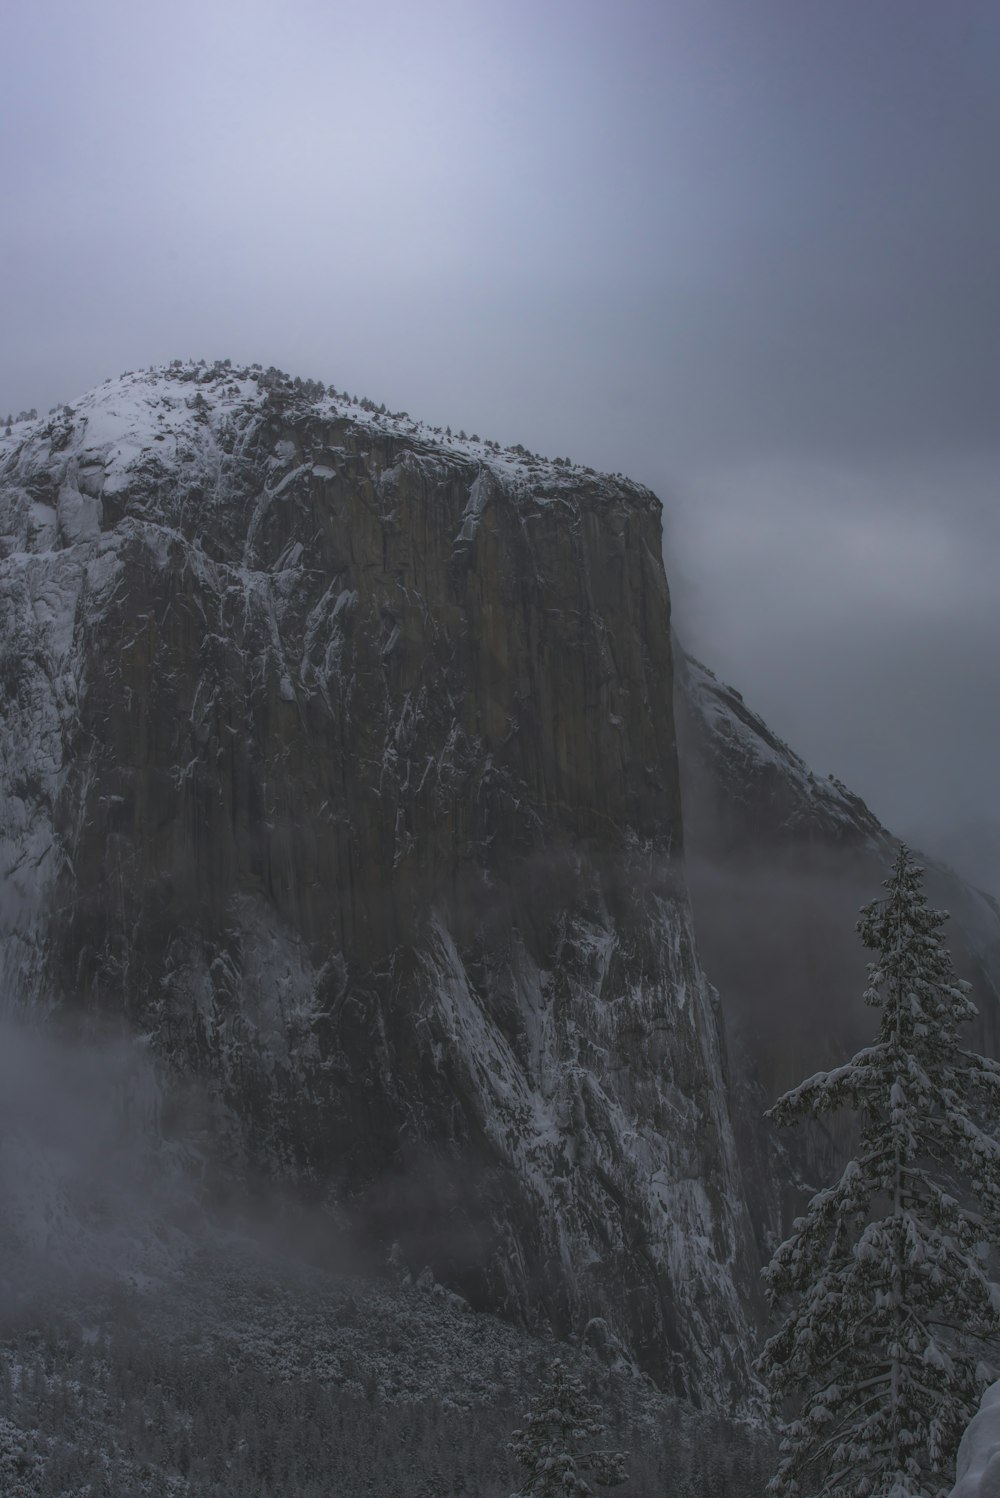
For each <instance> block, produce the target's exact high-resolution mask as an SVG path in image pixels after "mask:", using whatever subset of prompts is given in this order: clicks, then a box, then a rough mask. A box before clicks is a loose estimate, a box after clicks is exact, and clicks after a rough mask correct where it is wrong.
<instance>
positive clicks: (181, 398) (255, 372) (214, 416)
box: [0, 360, 658, 504]
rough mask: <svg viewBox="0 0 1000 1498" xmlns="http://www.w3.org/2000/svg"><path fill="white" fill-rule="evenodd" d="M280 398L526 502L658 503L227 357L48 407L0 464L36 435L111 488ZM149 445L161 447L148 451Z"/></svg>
mask: <svg viewBox="0 0 1000 1498" xmlns="http://www.w3.org/2000/svg"><path fill="white" fill-rule="evenodd" d="M282 398H283V399H284V400H285V401H286V402H287V403H288V404H289V405H293V406H297V407H299V408H301V410H302V411H303V413H304V414H308V415H311V416H313V417H315V418H316V419H319V420H322V421H333V420H347V421H350V422H352V423H354V424H355V425H357V426H359V427H362V428H367V429H368V430H370V431H371V432H373V433H376V434H379V435H382V436H395V437H399V438H403V439H406V441H407V442H408V443H409V444H410V445H411V446H417V447H426V448H429V449H434V450H435V451H438V452H440V451H441V450H442V449H444V450H445V452H446V453H447V454H448V455H449V456H454V457H456V458H458V459H460V460H462V459H464V460H466V461H468V462H470V463H474V464H476V465H477V466H478V467H480V468H483V467H486V468H489V469H491V470H492V471H493V472H494V473H495V474H496V475H497V476H498V477H499V478H500V479H501V482H503V484H504V487H505V488H508V489H511V490H514V491H515V492H517V491H521V492H524V491H526V490H528V489H530V490H531V492H532V493H533V495H534V497H535V498H536V499H539V498H544V497H546V494H547V493H558V491H559V490H569V489H577V490H578V489H579V488H580V487H581V484H583V483H587V484H588V486H590V485H595V486H599V487H605V486H607V487H609V488H612V487H613V488H614V489H616V490H624V491H626V492H628V493H629V494H631V495H632V496H634V497H635V498H640V499H643V500H645V501H647V502H652V503H656V504H658V501H656V500H655V498H654V496H653V495H652V493H651V491H650V490H649V489H647V488H645V487H644V486H643V485H641V484H637V483H634V482H633V481H632V480H630V479H627V478H624V477H623V476H622V475H621V474H614V475H610V474H601V473H598V472H597V471H596V470H594V469H592V468H587V467H584V466H582V465H580V464H576V463H572V462H571V461H570V460H569V459H568V458H554V459H550V458H545V457H542V456H540V455H539V454H537V453H532V452H529V451H527V449H525V448H523V447H521V446H520V444H517V445H515V446H513V447H501V446H500V444H499V443H497V442H493V441H491V440H490V439H489V438H485V439H483V438H480V437H479V436H478V435H475V434H474V435H473V436H471V437H468V436H466V434H465V432H463V431H460V432H459V433H458V434H457V435H455V434H453V433H452V431H451V429H450V428H448V427H445V428H441V427H435V426H431V425H429V424H428V423H427V422H422V421H417V420H414V419H413V418H412V417H411V416H410V415H409V413H408V412H406V411H395V412H394V411H388V410H386V408H385V406H384V405H376V404H375V402H373V401H371V400H368V399H367V398H361V399H358V398H357V397H356V396H352V395H349V394H347V392H342V391H337V390H335V389H334V388H333V387H332V386H329V387H326V386H324V385H322V384H321V383H320V382H319V381H315V380H301V379H298V378H293V377H291V376H289V375H286V374H284V373H283V372H282V371H280V370H277V369H274V368H270V369H266V370H265V369H263V368H262V367H261V366H260V365H256V364H255V365H249V366H247V367H246V368H233V367H232V365H231V364H230V363H229V361H228V360H227V361H224V362H221V363H219V362H217V363H215V364H211V365H209V364H205V363H204V361H201V362H199V363H196V364H195V363H182V362H181V361H179V360H176V361H174V363H173V364H170V365H163V366H158V367H153V368H151V369H148V370H140V371H134V372H131V373H127V374H123V375H121V376H120V377H119V378H118V379H110V380H106V381H105V382H104V384H103V385H99V386H97V387H95V388H94V389H93V390H91V391H89V392H88V393H87V394H86V395H84V396H81V397H80V398H79V399H78V400H77V401H76V402H75V403H74V404H73V405H72V406H63V407H54V408H53V410H52V411H51V412H50V413H49V414H48V416H44V417H39V418H37V419H36V420H34V421H19V422H17V423H15V425H14V426H13V427H12V429H11V431H10V432H9V433H7V434H6V435H5V434H4V433H3V429H2V428H0V462H2V461H3V459H4V458H5V457H6V456H7V454H8V453H9V452H10V451H11V449H12V448H23V447H24V446H25V445H28V444H31V443H33V442H36V441H38V440H39V439H41V440H43V441H44V440H47V441H49V442H51V443H52V445H53V446H55V447H59V448H60V449H61V448H63V447H67V446H70V445H71V446H72V447H73V448H74V449H75V450H76V451H77V452H78V454H79V455H80V456H81V457H83V458H86V456H87V455H90V454H92V455H93V456H94V457H95V458H96V457H97V456H98V455H101V456H102V457H103V458H104V460H105V462H106V463H107V465H108V472H107V476H106V477H107V481H108V482H109V483H110V485H111V489H112V491H113V490H114V489H115V488H116V487H117V485H118V484H119V483H120V482H121V481H122V480H123V479H124V476H125V474H126V473H127V472H128V471H129V470H130V468H131V467H132V466H133V465H134V464H135V463H137V462H139V461H141V459H142V456H143V455H144V454H148V453H149V452H150V451H154V452H155V451H157V450H158V451H159V453H160V454H161V455H162V456H163V457H164V458H168V457H169V456H171V454H172V448H175V447H176V444H178V443H179V442H181V441H182V440H185V439H189V438H190V436H191V434H192V431H193V430H194V429H195V427H196V424H197V425H200V426H202V427H204V426H205V425H206V424H207V425H208V426H209V427H210V428H212V429H222V428H224V427H226V426H227V425H231V424H232V423H234V422H236V423H237V424H239V423H241V422H245V421H246V419H247V418H248V417H250V418H252V417H253V416H254V415H262V414H263V413H264V410H265V408H266V407H267V405H268V402H269V401H270V400H274V399H282ZM81 428H82V437H81V435H80V429H81ZM71 434H72V435H71ZM154 444H163V446H162V447H160V448H159V449H157V448H156V447H154Z"/></svg>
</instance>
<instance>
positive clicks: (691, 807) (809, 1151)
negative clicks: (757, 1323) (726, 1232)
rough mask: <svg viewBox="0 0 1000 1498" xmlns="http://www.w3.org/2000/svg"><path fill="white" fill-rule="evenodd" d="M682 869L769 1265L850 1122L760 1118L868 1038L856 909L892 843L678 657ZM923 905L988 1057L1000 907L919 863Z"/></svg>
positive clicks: (705, 673)
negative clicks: (933, 916)
mask: <svg viewBox="0 0 1000 1498" xmlns="http://www.w3.org/2000/svg"><path fill="white" fill-rule="evenodd" d="M675 684H676V696H675V701H676V711H677V728H678V740H679V745H680V760H681V766H682V786H683V815H684V827H685V851H686V858H685V863H686V869H687V874H688V882H689V889H690V892H691V899H692V903H693V907H694V913H695V923H696V928H697V932H698V948H699V953H700V956H701V958H702V961H703V962H704V965H705V969H706V972H707V973H708V975H709V977H710V978H711V980H712V981H713V982H714V983H715V984H716V985H717V986H718V988H719V990H720V992H721V994H722V995H723V1001H724V1010H725V1019H726V1029H727V1033H728V1036H729V1053H730V1060H731V1069H732V1077H731V1085H732V1098H733V1109H734V1114H735V1117H736V1119H737V1130H736V1135H737V1140H738V1144H739V1149H740V1157H741V1163H742V1167H743V1175H744V1180H745V1182H746V1184H747V1191H748V1197H749V1199H750V1201H751V1205H752V1211H753V1217H754V1223H755V1230H756V1233H757V1239H758V1248H759V1252H760V1254H761V1256H762V1257H763V1258H766V1257H769V1256H770V1253H771V1251H772V1249H773V1247H774V1246H775V1244H776V1243H777V1242H778V1241H780V1238H781V1237H782V1236H784V1233H785V1231H786V1230H787V1228H788V1226H789V1223H790V1219H791V1217H792V1216H793V1215H794V1214H795V1213H796V1212H797V1211H798V1210H801V1205H802V1201H803V1195H804V1194H805V1193H808V1192H810V1191H811V1190H813V1189H816V1188H817V1187H818V1186H820V1185H823V1184H825V1183H826V1182H827V1181H828V1180H829V1179H830V1177H831V1174H832V1172H833V1170H834V1168H835V1167H837V1166H838V1164H842V1162H843V1158H844V1151H845V1149H846V1147H847V1143H848V1138H849V1129H850V1121H849V1120H847V1119H845V1120H844V1121H843V1124H842V1126H841V1127H840V1128H839V1130H834V1131H832V1132H831V1130H830V1129H829V1128H828V1127H826V1126H823V1127H820V1126H816V1127H815V1128H811V1129H802V1130H800V1131H798V1133H797V1134H796V1135H795V1136H789V1135H784V1134H782V1135H776V1134H775V1132H774V1131H773V1130H772V1129H771V1127H770V1125H768V1124H767V1123H766V1122H765V1121H764V1119H763V1116H762V1115H763V1113H764V1110H765V1108H767V1107H769V1106H770V1104H771V1103H773V1102H774V1100H775V1099H776V1098H777V1097H778V1096H779V1094H780V1093H782V1092H783V1091H785V1090H786V1089H787V1088H788V1087H791V1086H794V1085H795V1084H796V1083H797V1082H799V1081H801V1080H802V1079H803V1078H804V1077H807V1076H809V1075H811V1074H812V1073H813V1072H815V1071H817V1070H820V1069H822V1068H826V1067H830V1066H835V1065H837V1064H838V1063H839V1062H841V1061H843V1060H845V1059H846V1058H847V1057H849V1056H851V1055H853V1054H854V1052H855V1051H857V1050H859V1049H860V1048H861V1047H862V1046H863V1045H866V1044H867V1043H868V1042H869V1040H870V1039H871V1038H872V1035H873V1031H874V1027H875V1023H876V1020H875V1016H874V1015H873V1012H872V1010H871V1009H870V1008H868V1007H867V1006H866V1005H865V1003H864V1001H863V997H862V995H863V993H864V989H865V987H866V972H867V968H866V964H867V960H868V957H869V955H870V954H869V953H868V952H867V951H866V950H865V948H864V947H863V946H862V945H861V941H860V939H859V937H858V936H857V934H856V931H855V927H856V925H857V919H858V911H859V908H860V907H861V906H862V905H864V904H867V903H868V902H869V901H870V900H873V899H876V898H878V897H879V896H881V894H882V892H883V891H882V888H881V884H882V880H883V879H884V878H885V877H886V873H887V870H888V867H889V865H890V863H891V862H892V859H893V857H894V856H895V852H896V848H897V846H898V845H897V842H896V840H895V839H894V838H893V837H892V835H891V834H890V833H889V832H888V831H887V830H886V828H884V827H883V826H882V825H881V823H880V822H879V821H878V820H877V818H876V817H875V816H874V815H873V814H872V812H871V811H870V810H869V809H868V807H867V806H866V805H865V804H864V802H863V801H862V800H861V799H860V798H859V797H858V796H855V795H853V794H852V793H851V792H850V791H849V790H848V789H847V788H846V786H844V785H842V784H841V783H840V781H838V780H836V779H834V778H833V777H832V776H831V777H829V778H827V779H821V778H820V777H818V776H817V775H815V774H813V772H812V771H811V770H810V768H809V767H808V766H807V765H806V764H805V763H804V761H803V760H802V759H800V758H799V756H798V755H797V754H795V753H794V752H793V750H791V749H790V748H789V747H788V745H787V744H784V743H783V742H782V741H781V740H780V739H779V738H777V737H776V735H775V734H773V733H772V732H771V730H770V729H769V728H768V726H767V724H766V723H764V721H763V720H762V719H761V718H760V717H758V715H757V714H756V713H754V712H753V711H752V710H751V709H750V708H749V707H748V706H747V704H746V703H745V702H744V700H743V697H742V695H741V693H739V692H738V691H736V690H735V689H734V688H733V687H730V686H727V685H725V684H724V683H723V682H721V681H719V680H718V678H717V677H716V676H715V674H714V672H712V671H711V670H709V669H708V668H707V667H706V666H703V665H701V663H700V662H698V661H695V660H693V659H692V658H691V657H690V656H685V655H684V653H683V652H682V651H678V652H677V654H676V671H675ZM921 861H922V862H923V863H924V864H925V865H926V869H927V881H926V882H927V889H928V893H929V895H930V898H931V899H932V901H933V902H934V903H935V904H936V905H937V906H939V907H940V908H942V909H944V910H947V911H948V912H950V915H951V923H950V926H949V928H948V937H949V943H950V946H951V948H952V950H953V952H954V955H955V959H956V963H957V966H958V969H959V971H960V973H961V974H962V976H963V977H965V978H966V979H967V980H968V981H969V982H971V984H972V987H973V997H974V999H975V1001H976V1003H977V1006H978V1009H979V1015H978V1019H977V1022H976V1027H975V1032H974V1033H973V1034H972V1035H970V1037H969V1043H970V1044H972V1045H973V1046H975V1048H976V1049H978V1050H980V1051H983V1052H985V1053H986V1054H988V1055H992V1056H1000V910H998V908H997V906H996V903H995V902H994V901H993V900H992V899H991V898H990V897H989V896H988V895H985V894H983V893H982V892H981V891H979V890H976V889H974V888H972V887H971V886H970V885H968V884H967V883H966V882H965V881H964V880H962V879H960V878H959V877H958V876H957V875H956V874H955V873H954V872H953V871H952V870H951V869H949V868H947V867H946V866H944V865H942V864H940V863H937V862H935V861H934V860H932V859H925V858H923V857H922V860H921Z"/></svg>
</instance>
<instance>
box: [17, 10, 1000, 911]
mask: <svg viewBox="0 0 1000 1498" xmlns="http://www.w3.org/2000/svg"><path fill="white" fill-rule="evenodd" d="M0 138H2V139H3V141H4V147H5V148H4V153H3V164H2V176H0V203H2V208H0V412H4V413H5V412H6V411H7V410H13V411H15V412H16V411H17V410H19V409H21V408H22V407H29V406H32V405H35V406H37V407H39V409H42V410H46V409H48V407H49V406H50V405H52V404H54V403H55V402H56V401H60V402H61V401H64V400H68V399H72V398H73V397H74V396H75V395H77V394H79V393H81V392H82V391H83V390H85V389H87V388H88V387H89V386H91V385H93V384H95V383H97V382H98V381H100V380H102V379H103V378H104V377H105V376H106V375H109V374H117V373H119V372H120V371H121V370H123V369H126V368H135V367H140V366H144V365H148V364H150V363H154V362H159V361H162V360H168V359H171V358H175V357H188V356H193V357H201V356H204V357H206V358H210V359H211V358H216V357H230V358H232V359H234V360H247V361H253V360H260V361H261V362H263V363H265V364H269V363H275V364H278V365H279V366H281V367H282V368H285V369H287V370H289V371H290V372H292V373H298V374H302V375H303V376H309V377H313V378H318V379H322V380H324V381H326V382H329V383H333V384H335V385H336V386H337V387H338V388H344V387H345V386H346V387H347V388H349V389H350V390H351V391H353V392H356V393H357V394H367V395H370V396H372V397H373V398H374V399H376V400H380V401H381V400H384V401H386V402H387V403H388V404H389V405H390V407H392V408H399V407H403V408H405V409H407V410H409V411H410V412H411V413H412V414H414V415H416V416H421V417H424V418H426V419H428V420H430V421H432V422H435V423H444V422H449V423H450V424H451V425H452V426H453V427H455V428H458V427H465V428H466V429H467V430H470V431H471V430H475V431H477V432H479V433H480V434H482V435H483V436H490V437H494V438H497V439H499V440H501V441H505V442H514V441H518V442H523V443H525V444H526V445H527V446H529V447H531V448H535V449H537V450H539V451H542V452H545V453H548V454H550V455H556V454H559V455H562V454H567V455H570V456H572V457H574V458H576V459H578V460H580V461H582V462H586V463H590V464H593V465H595V466H599V467H602V468H609V469H611V470H618V469H621V470H623V471H625V472H627V473H629V474H631V475H633V476H634V477H637V478H640V479H643V480H645V481H646V482H648V483H650V484H651V485H652V486H653V487H654V488H655V489H656V490H657V492H658V493H659V494H660V495H661V497H662V498H663V500H664V502H665V504H666V507H667V511H666V517H665V528H666V537H667V553H668V561H669V564H670V571H671V580H672V583H673V586H674V591H675V595H676V599H677V604H678V615H679V625H680V629H681V631H682V634H683V635H684V637H685V638H686V639H687V640H688V641H689V642H690V644H691V646H692V647H693V648H694V649H695V651H696V653H698V654H699V655H701V656H702V657H703V658H705V659H706V660H707V661H708V663H709V664H711V665H713V666H714V667H715V668H716V669H717V671H718V672H719V674H721V675H723V676H726V677H728V678H729V679H731V680H733V681H734V682H735V684H736V685H738V686H739V687H740V688H741V689H742V690H743V691H744V692H745V694H746V696H747V699H748V701H750V702H751V703H752V704H753V705H754V706H756V707H757V708H758V709H759V710H761V711H762V712H763V713H764V715H765V716H766V717H768V718H769V720H770V721H771V722H772V724H773V726H774V727H775V728H776V729H777V730H778V732H780V733H782V734H783V735H784V736H785V737H786V738H788V739H789V740H790V742H791V743H792V744H793V745H794V747H796V748H797V749H799V750H800V752H802V753H803V754H805V756H806V757H807V758H808V759H809V760H810V762H811V763H812V765H813V768H814V769H815V770H816V771H817V772H819V773H825V772H828V771H833V772H835V773H836V774H837V775H839V776H840V778H842V779H843V780H845V781H847V782H848V783H849V784H850V785H851V786H852V787H853V788H854V789H856V790H858V791H859V792H860V793H861V794H862V795H864V796H865V797H866V798H867V799H868V800H869V801H870V803H871V805H872V807H873V809H874V810H875V811H876V812H877V813H878V814H879V815H880V816H881V817H882V819H883V820H884V821H886V822H888V823H889V824H890V825H891V826H893V827H894V829H896V830H898V831H901V832H902V833H904V834H907V835H909V836H912V837H917V838H923V839H924V842H925V844H926V845H928V846H931V845H932V844H935V843H936V845H937V846H939V847H941V848H944V849H945V851H950V852H951V853H952V855H953V856H954V858H955V860H956V861H958V862H961V861H962V860H963V859H964V860H965V861H966V866H967V867H969V868H970V870H971V871H972V872H974V873H977V874H978V875H979V877H980V878H982V879H989V880H992V881H993V882H995V884H996V886H997V888H998V890H1000V862H997V861H996V860H998V859H1000V852H998V851H997V849H994V853H993V854H992V855H990V857H992V859H993V860H994V862H993V863H990V862H989V860H988V857H987V855H986V854H984V853H983V852H982V851H981V850H980V851H978V852H977V849H976V847H975V842H976V838H977V837H978V833H977V831H976V827H977V824H979V823H980V822H982V821H983V820H984V819H988V820H992V821H993V822H994V824H995V825H1000V813H998V807H1000V799H998V794H997V785H996V781H997V769H996V766H997V761H998V745H1000V651H998V643H1000V587H998V586H997V582H996V579H997V576H998V574H1000V170H998V164H997V163H998V149H1000V5H998V4H997V3H996V0H948V3H946V0H655V3H653V0H649V3H645V0H643V3H639V0H615V3H611V0H603V3H595V0H482V3H477V0H463V3H457V0H454V3H453V0H381V3H380V4H378V5H374V4H372V3H371V0H363V3H362V0H281V3H280V4H279V3H277V0H271V3H262V0H239V3H233V0H199V3H197V4H195V3H192V0H173V3H171V4H167V5H155V6H153V5H136V4H135V3H134V0H125V3H115V0H73V3H71V0H59V3H53V0H33V3H32V4H31V5H20V6H16V7H12V8H10V9H9V11H8V14H7V15H6V16H5V21H4V31H3V47H2V55H0ZM962 829H964V831H963V830H962ZM959 831H961V838H962V841H961V842H960V843H955V837H956V835H957V833H958V832H959ZM949 840H951V841H950V844H949ZM946 844H949V846H948V847H947V848H946V847H945V845H946ZM973 866H975V867H973Z"/></svg>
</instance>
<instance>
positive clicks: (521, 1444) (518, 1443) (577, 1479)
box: [510, 1360, 626, 1498]
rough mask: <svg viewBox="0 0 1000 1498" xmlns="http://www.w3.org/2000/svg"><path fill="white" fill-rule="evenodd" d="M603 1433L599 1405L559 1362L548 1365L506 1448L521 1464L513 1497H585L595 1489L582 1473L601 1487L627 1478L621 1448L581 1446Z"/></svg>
mask: <svg viewBox="0 0 1000 1498" xmlns="http://www.w3.org/2000/svg"><path fill="white" fill-rule="evenodd" d="M606 1434H607V1432H606V1431H605V1428H604V1425H603V1423H602V1421H601V1420H600V1418H599V1411H598V1408H597V1405H595V1404H593V1403H592V1402H591V1400H589V1399H588V1398H587V1395H586V1393H585V1392H584V1388H583V1385H582V1384H581V1382H580V1380H579V1379H578V1378H575V1377H574V1376H573V1374H571V1373H570V1371H569V1369H568V1368H567V1367H566V1366H565V1364H563V1363H562V1362H561V1361H559V1360H557V1361H556V1362H554V1363H553V1364H552V1368H551V1370H550V1372H549V1377H548V1379H547V1381H546V1383H545V1386H544V1387H543V1388H542V1389H541V1390H540V1391H539V1393H538V1394H537V1396H536V1397H535V1399H534V1400H533V1402H532V1404H531V1407H530V1409H529V1410H528V1413H527V1417H526V1419H525V1423H524V1426H523V1428H522V1429H521V1430H516V1431H515V1432H514V1435H513V1438H512V1439H511V1442H510V1450H511V1451H512V1452H513V1454H514V1456H515V1457H516V1458H517V1460H518V1461H519V1462H520V1463H521V1465H522V1467H524V1469H525V1479H524V1483H523V1484H522V1486H521V1488H520V1490H519V1491H518V1492H517V1493H514V1494H512V1495H511V1498H589V1495H590V1494H592V1493H593V1491H594V1490H593V1488H592V1487H591V1486H590V1484H589V1483H588V1482H587V1480H586V1478H585V1477H584V1476H583V1473H584V1472H589V1473H590V1474H591V1475H592V1476H593V1478H594V1481H595V1482H596V1483H597V1484H598V1486H599V1487H609V1488H610V1487H617V1485H618V1484H619V1483H620V1482H624V1481H625V1476H626V1473H625V1454H624V1452H621V1451H608V1450H605V1449H600V1450H595V1449H594V1448H593V1446H591V1447H590V1449H588V1450H586V1451H580V1450H579V1447H580V1445H581V1443H583V1442H587V1443H591V1442H593V1441H595V1440H597V1439H599V1438H600V1437H603V1436H605V1435H606Z"/></svg>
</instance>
